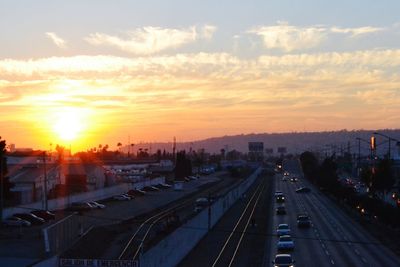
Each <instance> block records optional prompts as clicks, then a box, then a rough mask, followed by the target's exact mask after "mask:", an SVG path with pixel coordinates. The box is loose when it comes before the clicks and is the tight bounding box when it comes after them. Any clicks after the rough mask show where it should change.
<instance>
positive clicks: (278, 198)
mask: <svg viewBox="0 0 400 267" xmlns="http://www.w3.org/2000/svg"><path fill="white" fill-rule="evenodd" d="M276 202H285V196H283V195H279V196H277V197H276Z"/></svg>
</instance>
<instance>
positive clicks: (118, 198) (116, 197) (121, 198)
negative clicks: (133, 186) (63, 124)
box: [113, 194, 133, 201]
mask: <svg viewBox="0 0 400 267" xmlns="http://www.w3.org/2000/svg"><path fill="white" fill-rule="evenodd" d="M132 198H133V197H132V196H129V195H127V194H121V195H116V196H114V197H113V199H114V200H120V201H125V200H131V199H132Z"/></svg>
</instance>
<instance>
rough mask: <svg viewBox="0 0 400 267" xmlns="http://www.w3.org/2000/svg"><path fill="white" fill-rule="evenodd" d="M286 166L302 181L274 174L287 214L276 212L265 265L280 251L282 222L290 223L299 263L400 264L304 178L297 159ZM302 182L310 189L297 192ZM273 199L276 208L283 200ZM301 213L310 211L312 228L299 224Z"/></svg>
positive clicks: (308, 264) (294, 254) (272, 197)
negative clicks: (307, 191) (292, 180)
mask: <svg viewBox="0 0 400 267" xmlns="http://www.w3.org/2000/svg"><path fill="white" fill-rule="evenodd" d="M283 168H284V170H285V171H288V172H289V173H290V176H289V177H293V176H296V177H298V178H299V181H298V182H290V180H287V181H283V180H282V175H276V177H275V179H276V181H275V190H276V191H282V192H283V193H284V195H285V203H284V205H285V207H286V210H287V214H286V215H276V213H273V214H274V215H273V216H272V218H271V220H272V223H271V225H272V232H271V239H269V241H270V246H269V252H268V253H267V254H266V256H265V264H264V266H271V264H272V263H271V261H272V260H273V258H274V257H275V255H276V253H277V249H276V243H277V237H276V235H275V232H274V230H275V229H276V227H277V225H278V224H280V223H288V224H289V225H290V228H291V231H292V233H291V235H292V237H293V238H294V242H295V249H294V251H293V252H291V253H290V254H292V256H293V258H294V259H295V260H296V266H393V267H395V266H400V259H399V257H398V256H396V255H395V254H394V253H393V252H392V251H390V250H389V249H388V248H386V247H385V246H383V245H382V244H380V243H379V241H377V240H376V239H375V238H373V237H372V236H371V235H370V234H369V233H367V232H366V231H365V230H364V229H363V228H362V227H361V226H360V225H358V224H357V223H356V222H355V221H353V220H352V219H351V218H350V217H349V216H347V215H346V214H345V213H344V212H343V211H342V210H341V209H340V208H338V207H337V206H336V205H335V203H333V202H332V201H331V200H330V199H328V198H327V197H326V196H324V195H323V194H322V193H320V192H319V191H318V190H317V189H316V188H315V187H313V186H312V185H311V184H310V183H308V181H306V180H305V179H304V178H302V173H301V170H300V164H299V162H298V161H297V160H290V161H285V162H284V164H283ZM301 186H306V187H309V188H310V189H311V192H310V193H296V192H295V190H296V188H299V187H301ZM271 199H272V201H273V202H274V204H273V207H274V210H275V208H276V206H278V205H281V204H279V203H276V201H275V198H274V196H271ZM298 213H308V214H309V216H310V217H311V221H312V225H311V227H310V228H298V227H297V222H296V219H297V214H298ZM267 247H268V246H267Z"/></svg>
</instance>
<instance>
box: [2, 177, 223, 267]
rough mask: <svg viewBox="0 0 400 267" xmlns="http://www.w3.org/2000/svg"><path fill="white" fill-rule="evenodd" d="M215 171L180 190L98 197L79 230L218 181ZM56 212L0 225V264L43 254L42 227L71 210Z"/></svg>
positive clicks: (23, 262)
mask: <svg viewBox="0 0 400 267" xmlns="http://www.w3.org/2000/svg"><path fill="white" fill-rule="evenodd" d="M218 175H220V173H215V174H213V175H209V176H202V177H200V179H198V180H192V181H190V182H185V183H184V190H183V191H174V189H173V188H170V189H161V190H160V191H157V192H151V191H149V192H147V193H146V195H145V196H143V197H136V198H135V199H132V200H129V201H119V200H113V199H106V200H99V201H98V202H99V203H102V204H105V205H106V208H104V209H93V210H90V211H88V212H84V214H83V216H82V218H83V220H84V225H85V229H82V230H83V232H84V231H85V230H87V229H88V228H89V227H91V226H98V225H106V224H112V223H118V222H121V221H123V220H127V219H129V218H132V217H134V216H136V215H139V214H142V213H146V212H149V211H151V210H153V209H155V208H157V207H160V206H163V205H165V204H167V203H169V202H172V201H175V200H177V199H179V198H182V197H184V196H185V195H187V194H190V193H193V192H195V191H197V190H198V188H199V187H201V186H202V185H205V184H208V183H212V182H215V181H218V180H219V178H218ZM27 212H28V211H27ZM55 214H56V220H55V221H51V222H46V223H45V224H43V225H38V226H31V227H1V228H0V265H1V266H8V265H7V264H8V263H9V262H11V261H12V263H13V264H12V265H13V266H26V265H27V264H28V263H33V262H35V261H38V260H40V259H42V258H44V257H45V256H46V255H45V245H44V240H43V233H42V232H43V229H44V228H46V227H49V226H51V225H54V224H56V223H58V222H59V221H60V220H63V219H64V218H66V217H67V216H69V215H71V214H73V212H71V211H65V210H60V211H56V212H55ZM66 232H68V231H66ZM16 262H20V263H21V264H19V263H17V264H16Z"/></svg>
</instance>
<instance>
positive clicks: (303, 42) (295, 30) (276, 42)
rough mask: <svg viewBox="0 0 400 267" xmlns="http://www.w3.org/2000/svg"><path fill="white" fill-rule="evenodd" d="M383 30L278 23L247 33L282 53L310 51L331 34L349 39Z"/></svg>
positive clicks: (269, 47)
mask: <svg viewBox="0 0 400 267" xmlns="http://www.w3.org/2000/svg"><path fill="white" fill-rule="evenodd" d="M382 30H384V29H383V28H377V27H371V26H365V27H358V28H341V27H327V26H325V25H313V26H308V27H303V26H294V25H290V24H289V23H288V22H286V21H283V22H281V21H280V22H278V23H277V25H274V26H259V27H255V28H253V29H251V30H249V31H248V33H252V34H256V35H258V36H260V37H261V38H262V39H263V43H264V46H265V47H266V48H268V49H279V50H282V51H284V52H292V51H301V50H310V49H312V48H315V47H317V46H319V45H320V44H322V43H323V42H324V41H325V40H326V39H328V38H329V37H330V35H331V34H332V33H335V34H347V35H350V37H358V36H361V35H366V34H371V33H376V32H379V31H382Z"/></svg>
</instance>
